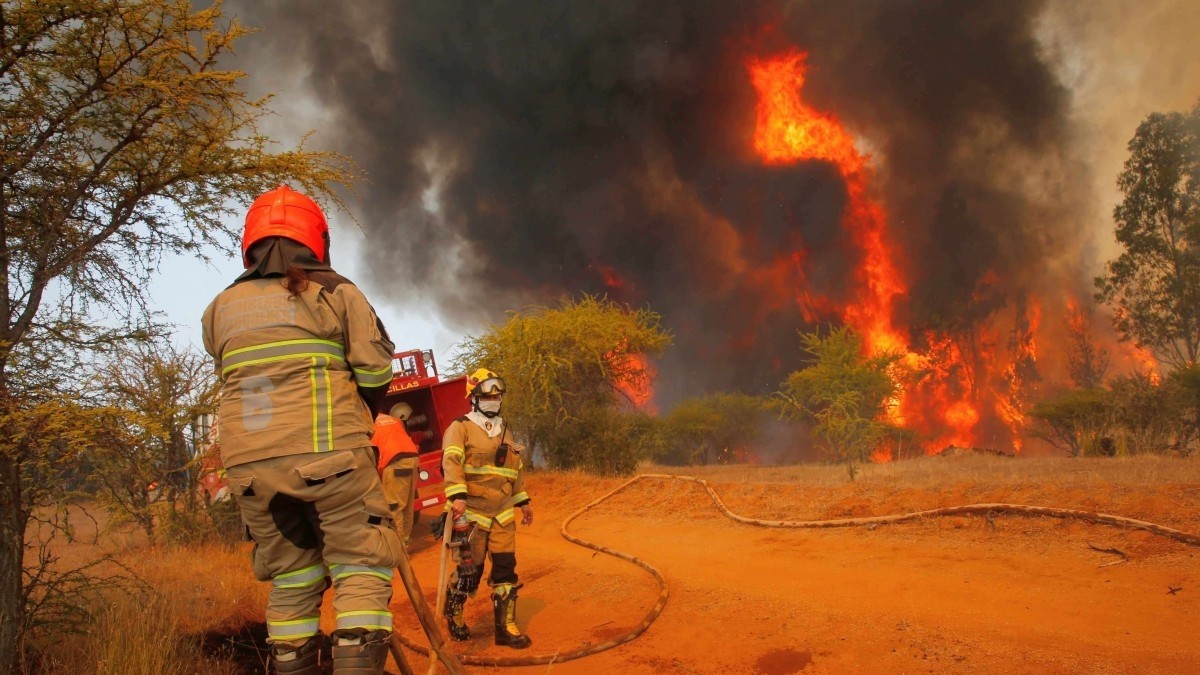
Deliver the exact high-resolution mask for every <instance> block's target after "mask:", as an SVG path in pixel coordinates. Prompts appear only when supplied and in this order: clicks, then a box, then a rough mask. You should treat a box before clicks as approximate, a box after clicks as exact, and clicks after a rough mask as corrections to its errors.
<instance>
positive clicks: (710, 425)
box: [659, 392, 767, 464]
mask: <svg viewBox="0 0 1200 675" xmlns="http://www.w3.org/2000/svg"><path fill="white" fill-rule="evenodd" d="M766 413H767V405H766V401H764V400H763V399H761V398H759V397H757V396H749V395H747V394H738V393H725V392H721V393H716V394H711V395H708V396H702V397H699V398H693V399H688V400H686V401H683V402H682V403H680V404H679V405H677V406H676V407H675V409H674V410H672V411H671V412H670V414H668V415H667V416H666V417H664V418H663V419H662V421H661V424H660V425H659V430H660V433H661V434H662V435H663V438H662V442H661V445H662V451H661V455H660V457H661V459H662V460H664V461H666V462H669V463H675V464H689V463H692V462H699V463H701V464H708V463H709V462H712V461H715V460H718V459H727V457H726V456H723V455H722V454H721V453H722V452H724V451H725V450H729V449H733V448H745V447H746V446H748V445H749V444H751V443H754V442H755V441H757V440H758V439H759V438H761V437H762V433H763V421H764V417H765V415H766Z"/></svg>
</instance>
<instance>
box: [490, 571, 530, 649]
mask: <svg viewBox="0 0 1200 675" xmlns="http://www.w3.org/2000/svg"><path fill="white" fill-rule="evenodd" d="M517 588H519V587H518V586H514V585H512V584H496V587H495V588H494V589H492V590H493V593H492V611H493V612H494V614H495V619H496V621H495V624H496V644H498V645H503V646H505V647H512V648H513V649H525V648H526V647H528V646H529V645H531V644H533V640H530V639H529V636H528V635H524V634H522V633H521V629H520V628H517Z"/></svg>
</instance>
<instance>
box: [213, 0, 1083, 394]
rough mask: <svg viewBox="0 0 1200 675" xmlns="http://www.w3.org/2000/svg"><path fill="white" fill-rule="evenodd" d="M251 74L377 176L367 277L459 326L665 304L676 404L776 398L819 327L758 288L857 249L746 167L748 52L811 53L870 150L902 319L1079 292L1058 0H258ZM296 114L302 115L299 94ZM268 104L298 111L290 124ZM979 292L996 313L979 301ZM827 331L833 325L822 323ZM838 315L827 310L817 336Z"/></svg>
mask: <svg viewBox="0 0 1200 675" xmlns="http://www.w3.org/2000/svg"><path fill="white" fill-rule="evenodd" d="M226 9H227V12H228V13H230V14H233V15H236V16H238V17H239V19H240V20H242V21H243V22H244V23H245V24H247V25H250V26H255V27H261V28H263V29H264V32H263V33H262V34H260V35H257V36H255V37H252V38H249V39H247V40H245V41H244V43H243V44H242V46H241V48H240V55H239V58H240V61H239V64H238V65H240V66H241V67H242V68H245V69H246V70H248V71H251V72H252V73H253V74H255V75H256V77H257V78H258V80H260V81H263V82H266V83H272V82H276V81H279V79H278V78H290V79H291V80H298V81H300V82H302V83H303V85H304V91H305V92H306V94H307V95H308V96H311V99H312V102H313V103H315V104H316V105H317V106H318V107H319V109H320V111H321V118H322V119H325V120H328V124H327V126H325V127H323V128H322V129H321V130H320V132H321V135H320V138H321V139H323V140H324V141H325V142H327V143H330V144H331V145H333V146H334V148H335V149H337V150H340V151H342V152H345V153H347V154H349V155H351V156H352V157H354V159H355V160H356V161H357V162H358V163H359V164H360V165H361V166H363V167H364V168H365V169H366V170H367V172H368V174H369V177H370V182H369V183H367V184H365V185H363V186H361V187H360V196H361V201H360V206H359V208H358V209H357V215H358V218H359V220H360V222H361V223H362V225H363V227H364V229H365V230H366V233H367V236H368V240H369V242H370V245H369V247H368V249H367V251H366V255H367V263H368V266H369V269H370V274H371V275H373V279H372V282H373V284H374V285H375V286H376V287H384V288H388V289H392V290H393V291H394V293H395V294H396V295H398V296H399V295H404V296H406V297H423V298H427V299H428V300H429V301H430V302H431V303H432V305H433V306H434V308H435V311H437V312H438V313H439V314H440V315H441V316H442V317H444V319H445V320H446V321H447V322H448V323H450V324H451V325H458V326H461V327H464V328H475V327H477V326H478V324H479V322H480V319H481V317H480V316H479V313H478V312H479V308H480V307H487V308H491V310H492V311H494V312H495V313H494V315H492V316H487V317H482V318H484V319H490V320H498V319H502V318H503V311H504V310H505V309H510V308H520V307H522V306H524V305H526V304H528V303H534V302H536V303H545V302H551V301H552V300H553V299H554V298H555V297H559V296H563V295H576V294H578V293H580V292H590V293H607V294H608V295H609V296H610V297H613V298H615V299H618V300H622V301H626V302H629V303H631V304H634V305H637V306H645V305H648V306H649V307H651V308H653V309H655V310H656V311H659V312H661V313H662V314H663V315H664V318H665V324H666V325H667V326H668V327H669V328H670V329H671V330H672V331H673V332H674V333H675V336H676V346H675V347H674V348H673V349H672V351H671V353H670V355H669V356H668V357H667V359H666V360H665V362H664V363H663V364H662V369H661V374H662V381H663V383H664V385H663V386H662V387H660V391H659V393H660V397H664V398H666V399H667V400H664V401H663V402H664V403H669V399H671V398H673V397H676V396H679V395H695V394H697V393H701V392H704V391H711V390H715V389H741V390H744V391H752V392H759V391H767V390H771V389H774V388H775V387H776V386H777V385H778V383H779V382H780V381H781V380H782V379H783V377H784V376H785V375H786V373H787V372H789V371H790V370H792V369H794V368H795V367H797V365H798V364H799V362H800V360H801V357H802V355H801V354H800V352H799V349H798V340H797V337H796V331H797V330H798V329H802V328H807V327H810V326H811V325H812V324H811V323H810V320H809V318H806V317H805V316H804V315H803V313H802V312H801V311H800V310H799V309H798V308H797V305H796V303H795V301H794V295H792V296H790V297H789V295H788V294H785V293H780V292H779V282H780V281H784V282H792V283H794V284H798V283H800V280H799V279H782V280H781V279H778V278H773V279H766V278H764V276H763V274H762V270H763V269H764V268H765V267H767V266H769V265H770V264H771V263H772V261H775V260H776V259H777V258H778V256H779V255H780V253H781V252H782V251H790V250H795V249H799V248H803V249H804V250H806V251H807V252H808V253H807V258H806V263H805V270H806V277H807V281H806V282H807V284H808V288H809V289H810V290H811V292H812V293H814V294H815V295H818V296H823V297H828V298H831V299H832V300H833V301H834V303H835V304H836V303H837V302H838V301H840V300H844V299H845V297H846V296H847V293H848V291H849V289H850V288H851V287H852V285H853V278H854V277H853V270H854V269H855V267H856V265H857V264H858V262H859V261H858V259H857V256H858V253H857V252H856V250H855V248H854V247H853V246H851V243H850V241H849V240H848V238H847V235H846V233H844V232H843V230H842V227H841V209H842V207H843V205H844V203H845V200H846V192H845V187H844V186H843V185H842V183H841V179H840V178H839V176H838V174H837V172H836V171H834V170H833V169H832V168H831V167H829V166H828V165H825V164H822V163H816V162H809V163H800V164H796V165H793V166H788V167H782V168H781V167H766V166H763V165H762V164H761V163H760V162H759V161H758V160H757V159H756V158H755V156H754V154H753V151H752V148H751V142H750V138H751V134H752V133H753V129H754V105H755V93H754V91H753V89H752V87H751V85H750V81H749V78H748V76H747V71H746V60H747V58H748V57H751V56H755V55H771V54H775V53H778V52H781V51H783V50H784V49H787V48H789V47H797V48H800V49H802V50H805V51H807V52H809V58H808V63H809V65H810V68H809V73H808V78H807V79H808V82H807V84H806V87H805V91H804V98H805V100H806V101H808V102H809V103H810V104H811V105H813V106H814V107H815V108H817V109H819V110H823V111H829V112H831V113H834V114H836V115H837V116H838V117H839V118H840V119H841V120H842V121H843V123H844V124H845V125H846V126H847V128H849V129H851V130H853V131H854V132H855V133H856V134H859V135H860V136H861V138H862V139H863V142H864V144H865V146H866V147H869V148H870V149H871V151H872V153H873V155H874V158H875V162H874V164H875V167H876V169H875V176H874V180H873V182H872V187H873V189H874V190H875V191H876V194H875V196H876V198H877V199H878V200H879V201H880V202H881V203H883V204H884V205H885V206H886V209H887V212H888V217H889V225H890V228H891V231H892V233H893V239H894V240H895V241H896V242H897V244H898V245H899V247H900V249H901V251H900V253H901V257H900V258H899V259H898V260H897V265H898V267H899V268H900V269H901V270H902V272H903V273H904V274H905V275H906V278H907V279H909V281H910V284H911V293H910V296H909V297H908V298H906V299H905V300H904V301H903V302H902V303H901V305H900V306H899V307H898V309H897V311H898V317H897V319H898V321H899V322H900V323H901V324H902V325H907V326H910V327H911V328H913V329H914V331H916V332H918V333H919V329H921V328H922V327H945V324H946V323H947V322H948V321H950V320H951V319H949V318H948V317H953V316H958V315H960V314H961V313H963V312H967V313H968V314H970V313H971V312H974V313H975V314H978V315H979V317H980V318H979V319H978V320H979V321H986V320H989V318H991V317H992V316H993V315H994V314H995V313H996V312H997V311H999V308H1001V307H1004V306H1006V305H1008V304H1011V302H1012V301H1014V300H1015V299H1016V298H1018V297H1021V298H1024V297H1025V296H1026V294H1029V293H1041V292H1043V291H1046V290H1047V289H1059V294H1060V297H1061V294H1062V292H1063V291H1064V290H1065V291H1066V292H1068V293H1070V294H1072V295H1074V296H1075V297H1087V296H1088V295H1089V291H1088V288H1087V278H1088V277H1089V275H1090V273H1091V271H1092V270H1091V269H1090V268H1089V267H1088V261H1081V260H1080V253H1079V251H1080V249H1081V247H1083V246H1084V245H1085V244H1087V242H1088V235H1087V232H1085V230H1084V228H1083V227H1081V225H1080V219H1079V218H1078V216H1077V215H1072V214H1078V213H1079V212H1080V211H1081V208H1082V207H1081V204H1084V203H1086V202H1087V201H1088V200H1089V199H1090V190H1091V185H1092V183H1091V182H1090V174H1089V170H1088V168H1087V166H1086V165H1085V164H1084V163H1083V162H1081V161H1079V160H1078V158H1077V154H1076V153H1077V151H1076V150H1073V149H1072V145H1071V135H1070V128H1069V125H1068V116H1067V112H1068V108H1069V104H1070V98H1069V95H1068V92H1067V90H1066V89H1065V88H1064V87H1063V85H1062V84H1060V82H1059V78H1058V76H1057V75H1056V72H1055V69H1054V65H1053V64H1052V63H1049V62H1048V59H1047V57H1046V56H1045V55H1044V54H1043V53H1042V50H1041V48H1040V47H1039V43H1038V40H1037V36H1036V34H1035V33H1036V30H1037V27H1038V24H1037V20H1038V17H1039V15H1040V11H1041V3H1040V2H1036V1H1033V0H997V1H981V2H961V1H951V0H926V1H923V2H877V3H866V2H856V3H831V2H812V3H784V2H770V1H766V0H756V1H741V2H736V1H731V0H718V1H707V2H700V1H695V0H686V1H685V0H660V1H658V2H652V3H651V2H634V1H632V0H618V1H612V2H602V3H601V2H560V1H544V2H533V1H529V0H522V1H513V2H492V3H486V4H485V3H475V2H465V1H463V2H455V1H451V0H445V1H437V2H388V3H366V2H361V3H337V4H330V3H327V2H318V1H317V0H288V1H287V2H284V1H283V0H271V1H264V0H253V1H251V0H244V1H243V2H234V3H227V5H226ZM283 103H285V104H286V102H283ZM276 108H281V106H280V105H278V104H277V105H276ZM983 280H986V284H987V288H988V292H989V294H990V295H989V297H990V298H992V300H993V301H994V303H993V304H994V305H995V306H994V307H992V306H991V305H989V306H987V307H982V308H980V307H977V306H976V305H977V304H978V302H979V298H978V294H977V293H976V292H975V291H976V290H977V289H978V288H980V285H981V283H983ZM823 318H824V319H825V320H834V319H835V317H834V316H833V315H830V316H827V317H823ZM821 319H822V317H817V322H818V323H819V322H821Z"/></svg>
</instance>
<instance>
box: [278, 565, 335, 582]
mask: <svg viewBox="0 0 1200 675" xmlns="http://www.w3.org/2000/svg"><path fill="white" fill-rule="evenodd" d="M324 578H325V565H323V564H321V563H317V564H316V565H309V566H308V567H304V568H301V569H298V570H295V571H294V572H284V573H283V574H278V575H276V576H275V577H274V578H272V579H271V585H272V586H274V587H275V588H307V587H309V586H313V585H315V584H317V583H319V582H320V581H322V580H323V579H324Z"/></svg>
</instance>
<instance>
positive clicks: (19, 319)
mask: <svg viewBox="0 0 1200 675" xmlns="http://www.w3.org/2000/svg"><path fill="white" fill-rule="evenodd" d="M246 33H247V30H246V29H245V28H243V27H242V26H240V25H239V24H238V23H237V22H236V21H226V20H225V19H223V17H222V13H221V6H220V2H216V3H214V4H213V5H212V6H210V7H208V8H207V9H203V10H199V11H193V9H192V7H191V6H190V3H189V2H188V1H187V0H7V1H6V2H4V3H3V4H2V5H0V91H3V92H4V94H3V96H0V144H2V145H3V157H4V162H3V165H2V166H0V269H3V272H4V276H5V283H4V284H3V286H0V318H2V320H0V424H2V427H0V670H6V669H15V668H16V667H17V665H18V663H17V660H18V656H19V652H20V649H19V645H20V640H21V634H22V627H23V626H26V625H27V624H28V622H27V621H26V620H25V619H26V616H27V612H28V610H29V607H30V602H29V599H30V598H34V597H36V589H31V588H30V587H29V586H28V585H27V583H33V582H32V581H30V578H26V579H23V576H22V560H23V551H24V549H25V532H26V526H27V524H28V522H29V517H30V514H31V513H32V512H34V511H35V509H37V508H39V507H40V506H41V505H42V503H43V501H42V500H45V499H49V498H50V496H52V493H49V492H47V491H46V490H45V489H44V488H45V487H46V486H45V485H43V484H41V483H39V482H37V481H33V480H30V475H31V473H30V467H31V466H32V465H33V464H34V463H35V462H36V461H37V460H38V459H39V458H40V457H41V455H42V450H43V449H44V447H45V446H44V445H39V444H37V443H35V442H32V437H29V436H22V433H23V432H22V431H21V430H22V429H26V428H34V426H36V425H33V424H32V422H34V421H35V420H36V419H37V415H36V412H35V410H34V409H33V408H31V405H30V401H38V400H49V399H54V398H55V397H56V396H57V397H59V398H63V397H64V396H65V395H64V394H63V393H61V391H60V390H58V389H54V388H53V383H52V382H50V381H49V380H47V379H45V378H44V377H42V375H43V374H44V372H45V369H53V368H56V367H58V368H61V367H62V365H63V363H62V362H63V360H64V359H67V358H70V353H71V351H72V350H76V349H83V350H87V349H92V348H97V347H103V346H105V345H111V344H113V343H114V342H117V341H119V340H121V339H122V338H124V337H128V336H131V335H141V336H145V335H146V334H148V333H150V332H153V326H151V325H149V321H148V319H147V316H148V315H147V312H146V303H145V296H144V294H143V290H142V289H143V288H144V287H145V282H146V281H147V280H148V278H149V276H150V275H151V274H152V273H153V272H154V270H155V269H156V265H157V263H158V261H159V260H160V259H161V257H162V256H163V255H166V254H177V253H184V254H195V255H198V256H201V257H202V256H203V251H204V250H205V249H206V248H210V247H212V246H217V247H224V246H226V245H227V243H228V241H229V237H230V236H231V235H232V233H231V232H229V230H228V227H227V226H226V225H225V224H224V223H225V222H227V221H232V218H231V216H233V215H234V213H235V211H237V210H239V209H238V208H236V207H235V204H236V202H246V201H249V200H250V199H251V198H253V197H254V196H256V195H258V194H261V193H262V192H264V191H265V190H267V189H269V188H270V187H273V186H274V185H276V184H278V183H280V182H284V181H287V182H290V183H292V184H293V185H299V186H300V187H302V188H303V189H305V190H306V191H308V192H310V193H312V194H315V195H317V196H318V197H319V198H321V197H323V198H325V199H331V200H332V201H334V202H335V203H337V198H336V196H335V195H334V194H333V193H332V191H331V188H332V186H334V185H339V184H340V185H346V184H347V183H348V181H349V180H350V179H351V178H352V177H353V175H352V174H353V169H352V168H351V167H350V166H349V165H348V162H347V161H346V160H345V158H343V157H341V156H338V155H335V154H330V153H320V152H310V151H306V150H304V149H302V148H301V149H298V150H295V151H287V152H273V151H272V148H271V147H270V141H269V139H267V138H266V137H265V136H264V135H262V134H261V133H259V132H258V131H257V127H256V124H257V123H258V122H259V120H260V119H261V118H262V117H263V116H264V115H266V114H268V112H269V110H268V107H267V104H268V101H267V100H265V99H251V98H249V97H247V96H246V95H245V94H244V93H243V92H242V91H241V90H240V88H239V80H240V78H241V76H242V74H241V73H237V72H231V71H227V70H222V69H221V68H220V67H219V64H218V59H219V57H221V56H222V55H223V54H224V53H226V52H228V51H229V50H230V48H231V47H232V45H233V43H234V42H235V41H236V40H237V39H238V38H240V37H242V36H244V35H245V34H246ZM98 311H106V312H107V314H108V316H107V320H106V321H104V322H97V321H93V320H91V319H92V318H93V317H94V316H95V315H96V312H98ZM46 387H50V388H49V389H47V388H46ZM21 437H24V438H26V439H27V440H28V441H29V442H18V441H15V440H14V439H16V438H21ZM35 581H36V580H35Z"/></svg>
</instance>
